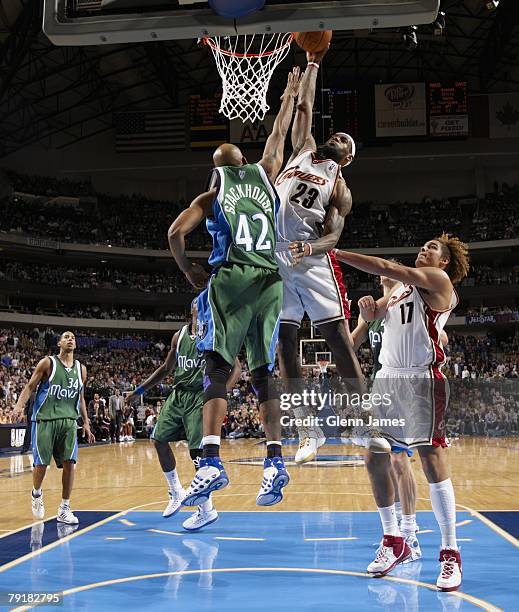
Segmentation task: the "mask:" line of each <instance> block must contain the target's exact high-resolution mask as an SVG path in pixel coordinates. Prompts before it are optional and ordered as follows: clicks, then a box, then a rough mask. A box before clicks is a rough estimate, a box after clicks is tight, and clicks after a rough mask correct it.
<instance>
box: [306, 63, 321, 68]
mask: <svg viewBox="0 0 519 612" xmlns="http://www.w3.org/2000/svg"><path fill="white" fill-rule="evenodd" d="M307 66H315V68H319V64H318V63H317V62H308V64H307Z"/></svg>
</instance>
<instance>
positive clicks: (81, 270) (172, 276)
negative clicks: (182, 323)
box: [0, 260, 193, 293]
mask: <svg viewBox="0 0 519 612" xmlns="http://www.w3.org/2000/svg"><path fill="white" fill-rule="evenodd" d="M3 279H5V280H12V281H25V282H31V283H38V284H42V285H52V286H59V287H62V288H66V289H126V290H133V291H142V292H144V293H182V292H184V293H186V292H188V293H190V292H192V291H193V289H192V287H191V285H190V284H189V283H188V281H187V280H186V277H185V276H184V274H182V273H181V272H180V271H179V270H176V269H174V268H171V267H170V268H169V269H168V270H165V271H160V272H135V271H132V270H120V269H117V268H111V267H109V266H104V267H98V268H93V267H82V266H80V265H78V264H76V265H69V266H55V265H51V264H44V265H42V264H37V263H32V262H30V263H29V262H23V261H12V260H0V280H3Z"/></svg>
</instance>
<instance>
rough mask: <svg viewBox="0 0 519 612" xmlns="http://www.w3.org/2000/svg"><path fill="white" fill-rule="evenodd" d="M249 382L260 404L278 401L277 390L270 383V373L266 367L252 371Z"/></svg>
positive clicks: (271, 382)
mask: <svg viewBox="0 0 519 612" xmlns="http://www.w3.org/2000/svg"><path fill="white" fill-rule="evenodd" d="M251 382H252V388H253V389H254V393H255V394H256V397H257V398H258V401H259V403H260V404H263V402H268V401H269V400H275V399H279V390H278V389H277V387H276V385H274V383H273V381H272V373H271V372H270V371H269V367H268V365H263V366H261V367H260V368H256V369H255V370H252V372H251Z"/></svg>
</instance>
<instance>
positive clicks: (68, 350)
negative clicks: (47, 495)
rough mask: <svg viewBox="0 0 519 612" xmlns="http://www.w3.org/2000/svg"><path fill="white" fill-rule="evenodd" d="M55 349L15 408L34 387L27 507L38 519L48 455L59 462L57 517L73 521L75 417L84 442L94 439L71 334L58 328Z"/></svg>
mask: <svg viewBox="0 0 519 612" xmlns="http://www.w3.org/2000/svg"><path fill="white" fill-rule="evenodd" d="M58 347H59V355H53V356H49V357H44V358H43V359H42V360H41V361H40V362H39V363H38V365H37V366H36V369H35V370H34V373H33V375H32V376H31V379H30V380H29V382H28V383H27V384H26V385H25V387H24V389H23V391H22V392H21V394H20V397H19V398H18V401H17V402H16V406H15V411H16V412H17V413H18V415H22V414H23V407H24V406H25V404H26V402H27V401H28V399H29V398H30V396H31V394H32V393H33V392H34V391H36V389H37V393H36V399H35V401H34V407H33V411H32V436H31V438H32V453H33V457H34V462H33V463H34V471H33V473H32V479H33V489H32V495H31V501H32V513H33V515H34V517H35V518H38V519H42V518H43V517H44V514H45V508H44V505H43V494H42V488H41V487H42V483H43V479H44V478H45V473H46V471H47V467H48V466H49V465H50V462H51V460H52V457H54V461H55V462H56V465H57V466H58V467H59V468H63V477H62V500H61V504H60V506H59V509H58V516H57V520H58V522H60V523H67V524H69V525H77V523H78V522H79V521H78V519H77V517H76V516H75V515H74V514H73V513H72V511H71V509H70V495H71V493H72V485H73V483H74V465H75V463H76V461H77V448H78V445H77V419H78V418H79V417H80V416H81V417H82V419H83V433H84V435H85V437H86V439H87V440H88V442H90V443H93V442H94V441H95V438H94V435H93V434H92V432H91V431H90V424H89V421H88V416H87V411H86V404H85V397H84V394H83V385H84V382H85V380H86V368H85V366H84V365H81V364H80V363H79V361H77V360H75V359H74V350H75V348H76V337H75V335H74V334H73V333H72V332H71V331H66V332H63V333H62V334H61V336H60V338H59V340H58Z"/></svg>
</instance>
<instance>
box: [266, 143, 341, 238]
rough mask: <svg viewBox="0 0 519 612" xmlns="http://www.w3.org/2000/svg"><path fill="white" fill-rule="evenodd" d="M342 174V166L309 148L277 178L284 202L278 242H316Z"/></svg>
mask: <svg viewBox="0 0 519 612" xmlns="http://www.w3.org/2000/svg"><path fill="white" fill-rule="evenodd" d="M340 175H341V168H340V166H339V164H337V163H336V162H334V161H333V160H332V159H319V158H318V157H317V156H316V154H315V153H314V152H313V151H312V150H310V149H306V150H305V151H302V152H301V153H300V154H299V155H298V156H297V157H295V158H294V159H293V160H292V161H291V162H290V163H289V164H288V165H287V167H286V168H285V169H284V170H283V172H281V174H280V175H279V176H278V177H277V179H276V190H277V192H278V194H279V198H280V200H281V208H280V211H279V217H278V240H279V241H280V242H290V241H292V240H303V241H306V240H316V239H317V238H319V237H320V235H321V227H322V225H323V224H324V220H325V218H326V213H327V211H328V206H329V204H330V198H331V197H332V194H333V191H334V189H335V184H336V183H337V180H338V178H339V176H340Z"/></svg>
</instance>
